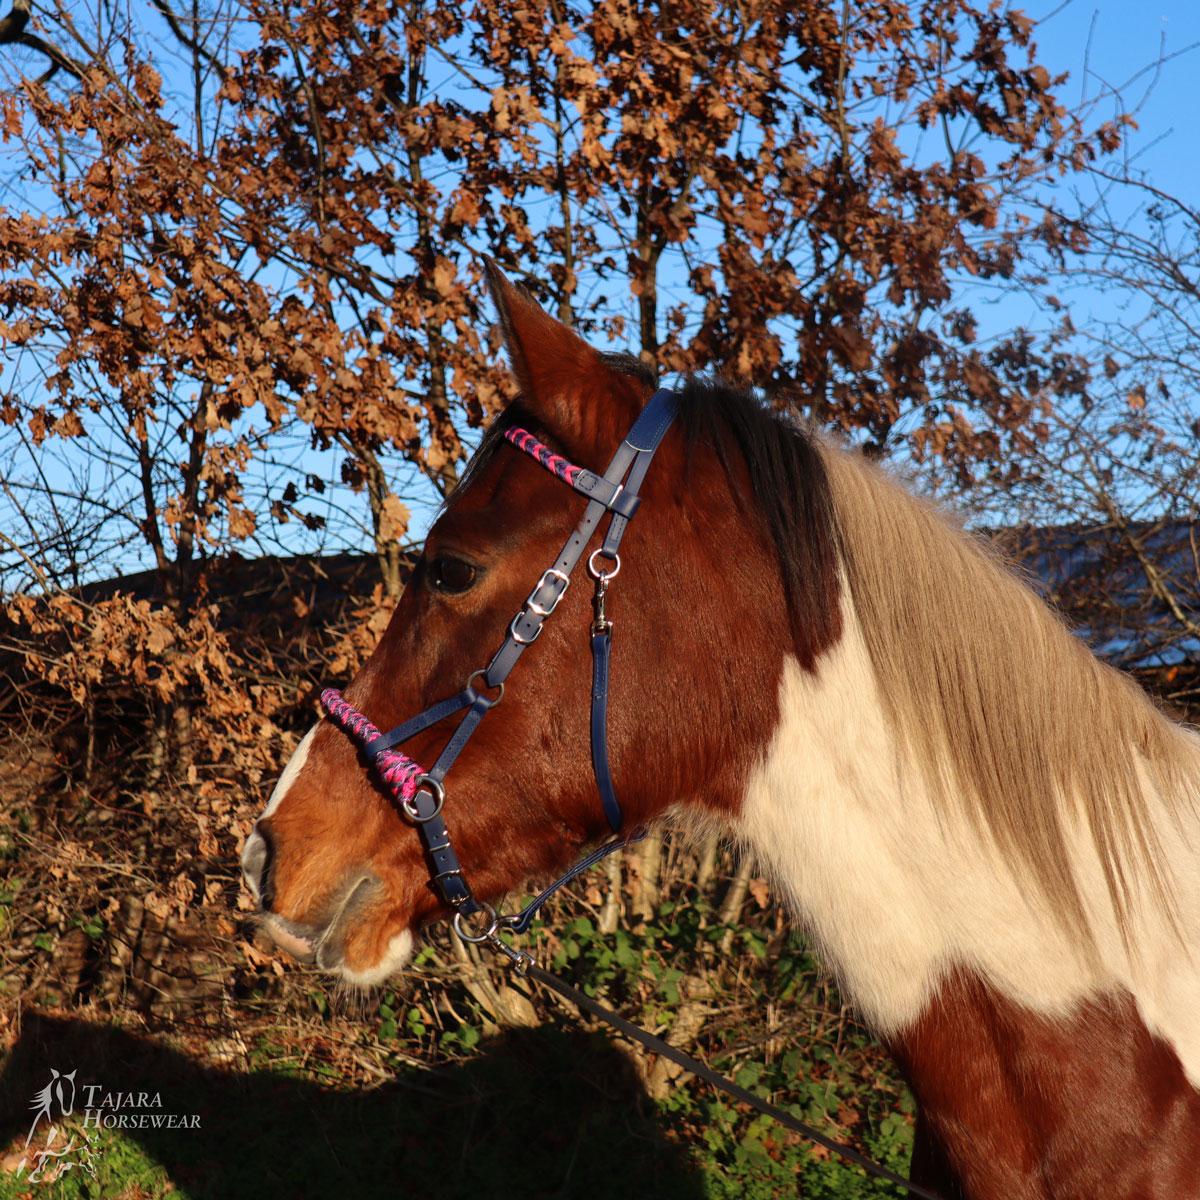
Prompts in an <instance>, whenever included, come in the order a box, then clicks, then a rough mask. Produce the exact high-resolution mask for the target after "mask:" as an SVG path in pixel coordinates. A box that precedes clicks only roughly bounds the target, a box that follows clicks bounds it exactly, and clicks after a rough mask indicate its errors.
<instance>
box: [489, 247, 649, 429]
mask: <svg viewBox="0 0 1200 1200" xmlns="http://www.w3.org/2000/svg"><path fill="white" fill-rule="evenodd" d="M484 267H485V270H486V273H487V283H488V288H489V290H490V291H491V294H492V301H493V302H494V303H495V305H496V311H497V313H499V316H500V327H501V329H502V330H503V332H504V342H505V345H506V346H507V348H508V357H509V361H510V362H511V364H512V369H513V374H514V375H515V376H516V378H517V383H518V385H519V386H520V388H521V399H522V402H523V403H524V405H525V406H526V407H527V408H529V409H530V410H531V411H532V412H533V413H534V414H536V415H537V416H538V417H539V418H540V419H541V420H542V421H543V422H544V423H545V425H546V426H547V428H548V429H549V430H550V431H551V432H553V433H554V434H556V435H557V436H558V437H559V439H560V440H562V441H563V442H564V443H565V444H567V445H570V446H572V447H579V448H585V449H586V448H587V447H591V446H595V445H597V444H603V443H607V442H608V441H610V440H611V439H610V438H609V437H608V436H607V435H608V432H609V431H610V429H612V428H615V427H619V429H620V433H619V434H618V437H621V436H624V433H625V430H626V429H627V428H628V427H629V425H630V423H631V422H632V421H633V419H634V418H635V417H636V416H637V413H638V412H639V411H640V410H641V407H642V405H643V404H644V403H645V402H646V399H647V397H648V396H649V394H650V391H651V388H650V385H649V383H647V382H646V380H644V379H643V378H641V377H639V376H638V375H636V374H633V373H630V372H628V371H623V370H620V369H618V367H616V366H614V365H613V364H612V363H610V362H608V361H606V358H605V356H604V355H603V354H601V353H600V351H598V350H596V349H594V348H593V347H591V346H589V345H588V344H587V342H585V341H584V340H583V339H582V338H581V337H580V336H579V335H578V334H577V333H576V332H575V331H574V330H573V329H572V328H571V327H570V326H569V325H564V324H563V323H562V322H561V321H558V320H555V318H554V317H552V316H551V315H550V314H549V313H547V312H545V311H543V309H542V307H541V305H539V304H538V303H537V301H536V300H534V299H533V297H532V296H530V295H529V293H528V292H526V291H525V290H524V289H523V288H519V287H517V286H516V285H515V284H514V283H512V282H511V281H510V280H509V279H508V278H507V277H506V276H505V275H504V274H503V272H501V270H500V268H499V267H497V266H496V264H495V263H494V262H493V261H492V260H491V259H490V258H485V259H484ZM606 448H607V446H606Z"/></svg>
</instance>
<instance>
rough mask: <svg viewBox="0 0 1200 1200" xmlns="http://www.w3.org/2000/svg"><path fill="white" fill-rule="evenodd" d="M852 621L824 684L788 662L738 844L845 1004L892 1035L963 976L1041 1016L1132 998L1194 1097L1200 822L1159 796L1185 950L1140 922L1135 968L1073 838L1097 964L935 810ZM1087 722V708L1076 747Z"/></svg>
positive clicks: (1094, 865) (1079, 836)
mask: <svg viewBox="0 0 1200 1200" xmlns="http://www.w3.org/2000/svg"><path fill="white" fill-rule="evenodd" d="M844 615H845V618H846V619H845V622H844V630H845V632H844V634H843V636H842V638H841V640H840V641H839V643H838V645H837V646H836V647H834V648H833V649H832V650H831V651H829V652H828V653H827V654H826V655H825V656H824V657H822V659H821V661H820V664H819V669H818V673H817V674H816V675H815V676H814V675H811V674H805V673H804V671H802V670H801V668H800V667H799V665H798V664H797V663H796V662H795V660H793V659H789V660H788V661H787V662H786V663H785V664H784V671H783V677H782V682H781V684H780V703H779V709H780V720H779V725H778V727H777V728H776V730H775V733H774V735H773V738H772V741H771V743H770V745H769V746H768V748H767V751H766V753H765V755H764V757H763V759H762V760H761V762H760V763H759V764H758V766H757V767H756V768H755V770H754V772H753V773H752V775H751V778H750V781H749V784H748V786H747V791H746V797H745V803H744V806H743V810H742V817H741V822H740V824H741V829H740V832H741V833H742V835H743V836H744V837H745V838H746V839H747V841H748V842H749V843H750V845H751V846H752V847H753V848H754V850H755V851H756V852H757V854H758V855H759V857H760V860H761V861H762V862H764V863H765V864H767V865H768V867H769V868H770V869H771V871H772V872H773V873H774V875H775V876H776V877H777V879H778V880H779V881H780V883H781V884H782V886H783V888H784V889H785V891H786V892H787V893H789V894H790V897H791V899H792V902H793V904H794V907H795V909H796V911H797V912H798V913H799V914H800V916H801V917H802V919H803V920H804V921H805V923H806V925H807V926H808V928H809V929H810V930H811V931H812V933H813V934H814V935H815V938H816V941H817V944H818V946H819V947H820V949H821V950H822V952H823V953H824V955H825V956H826V959H827V961H828V962H829V964H830V965H831V966H832V967H833V969H834V970H835V971H836V972H837V974H838V976H839V978H840V980H841V982H842V986H843V988H844V990H845V991H846V993H847V995H848V997H849V998H850V999H851V1000H852V1001H853V1002H854V1003H855V1004H856V1005H857V1006H858V1008H859V1009H860V1010H861V1011H862V1013H863V1014H864V1015H865V1017H866V1018H867V1020H868V1021H869V1022H870V1023H871V1024H872V1025H873V1026H874V1027H875V1029H876V1030H878V1031H879V1032H880V1033H882V1034H890V1033H894V1032H897V1031H899V1030H901V1029H903V1028H904V1027H905V1026H907V1025H909V1024H911V1023H912V1022H913V1021H914V1020H915V1019H916V1018H917V1017H918V1016H919V1014H920V1013H921V1011H922V1009H923V1008H924V1007H925V1006H926V1005H927V1004H928V1003H929V1001H930V999H931V998H932V996H933V994H934V992H935V990H936V989H937V987H938V985H939V983H940V982H941V981H942V979H943V978H944V976H945V975H946V973H947V972H948V971H949V970H951V969H952V968H954V967H961V968H964V969H966V970H969V971H974V972H976V973H978V974H979V975H980V976H981V977H982V978H983V979H984V980H985V981H986V982H988V983H990V984H991V985H992V986H993V987H995V988H997V989H998V990H999V991H1000V992H1002V993H1003V994H1005V995H1006V996H1008V997H1011V998H1012V999H1013V1000H1014V1001H1016V1002H1018V1003H1020V1004H1023V1005H1025V1006H1026V1007H1028V1008H1030V1009H1033V1010H1035V1011H1037V1012H1039V1013H1042V1014H1045V1015H1048V1016H1066V1015H1067V1014H1068V1013H1069V1012H1071V1010H1072V1009H1073V1008H1075V1006H1077V1005H1078V1004H1079V1003H1080V1002H1081V1001H1083V1000H1085V999H1086V998H1088V997H1091V996H1097V995H1100V994H1103V993H1105V992H1108V991H1111V990H1114V989H1117V988H1122V989H1126V990H1128V992H1129V993H1130V994H1132V996H1133V997H1134V998H1135V1000H1136V1001H1137V1004H1138V1008H1139V1010H1140V1013H1141V1016H1142V1019H1143V1021H1144V1022H1145V1023H1146V1025H1147V1027H1148V1028H1149V1029H1150V1030H1151V1031H1152V1032H1153V1033H1156V1034H1157V1035H1158V1036H1160V1037H1162V1038H1164V1039H1165V1040H1167V1041H1168V1042H1169V1043H1171V1045H1172V1046H1173V1047H1174V1049H1175V1051H1176V1053H1177V1054H1178V1055H1179V1058H1180V1060H1181V1062H1182V1063H1183V1066H1184V1070H1185V1071H1186V1072H1187V1074H1188V1077H1189V1078H1190V1079H1191V1081H1192V1082H1193V1083H1194V1084H1196V1085H1197V1086H1200V1017H1198V1015H1197V1014H1200V823H1198V822H1197V818H1196V815H1195V814H1194V813H1191V814H1190V815H1188V816H1187V817H1186V818H1185V820H1186V822H1189V823H1190V824H1191V826H1192V828H1191V830H1190V834H1191V837H1190V844H1188V839H1187V838H1186V837H1185V834H1184V832H1183V831H1181V830H1180V829H1179V827H1178V824H1177V822H1176V819H1174V818H1172V817H1169V816H1167V815H1166V813H1165V811H1164V809H1163V806H1162V804H1161V803H1160V801H1159V800H1158V798H1157V797H1152V798H1151V807H1152V812H1153V814H1154V821H1155V825H1156V826H1157V829H1158V833H1159V836H1160V838H1161V842H1162V847H1163V852H1164V856H1165V858H1166V860H1167V866H1168V868H1169V869H1170V870H1171V873H1172V875H1173V877H1174V880H1175V884H1176V888H1177V898H1178V905H1179V918H1180V925H1181V926H1182V930H1183V934H1184V944H1185V945H1186V946H1187V947H1188V948H1189V950H1190V953H1189V952H1188V950H1185V949H1184V948H1183V946H1182V945H1181V944H1180V941H1179V939H1178V937H1177V936H1176V935H1175V934H1174V933H1173V932H1172V930H1171V928H1170V926H1169V924H1168V923H1167V921H1166V919H1165V918H1164V917H1163V916H1162V915H1161V914H1160V913H1158V912H1157V911H1139V912H1138V913H1137V914H1136V915H1135V916H1134V918H1133V924H1132V926H1131V931H1132V941H1133V944H1134V946H1135V947H1136V949H1137V952H1138V961H1137V962H1131V961H1130V959H1129V956H1128V954H1127V953H1126V951H1125V950H1124V947H1123V944H1122V941H1121V938H1120V936H1119V933H1118V929H1117V925H1116V921H1115V919H1114V917H1113V914H1112V911H1111V908H1110V905H1109V901H1108V897H1107V891H1106V888H1105V885H1104V879H1103V873H1102V871H1101V867H1100V863H1099V861H1098V859H1097V856H1096V853H1095V850H1094V848H1093V845H1092V842H1091V839H1090V838H1089V837H1088V836H1087V834H1086V831H1084V830H1082V829H1080V830H1077V831H1076V835H1075V837H1074V839H1073V841H1074V846H1073V857H1074V864H1075V868H1076V870H1077V872H1078V877H1079V879H1080V882H1081V887H1082V891H1083V893H1084V898H1085V903H1086V904H1087V907H1088V909H1089V915H1090V917H1091V918H1092V920H1093V923H1094V927H1095V930H1096V940H1097V943H1098V949H1099V955H1098V959H1099V965H1098V966H1097V965H1096V963H1094V962H1089V960H1088V958H1087V956H1085V955H1084V954H1083V953H1082V952H1081V950H1080V948H1079V946H1078V944H1077V943H1076V941H1075V940H1074V939H1073V938H1071V937H1070V935H1069V934H1067V933H1065V932H1064V931H1063V930H1062V929H1061V928H1060V927H1059V925H1058V924H1056V923H1055V922H1054V921H1053V920H1052V919H1051V918H1050V916H1049V914H1047V913H1046V912H1039V911H1038V909H1037V905H1038V904H1039V903H1040V901H1039V899H1038V895H1039V893H1038V892H1037V890H1036V889H1035V888H1034V886H1033V885H1032V884H1031V883H1028V882H1025V881H1021V880H1019V879H1016V878H1014V876H1013V874H1012V873H1011V872H1010V871H1009V870H1008V869H1007V868H1006V866H1005V865H1004V864H1003V862H1002V861H1001V860H1000V859H999V858H998V857H997V856H996V854H995V853H994V852H993V851H992V850H991V848H990V847H989V845H988V844H987V843H986V841H985V839H984V838H983V837H981V836H980V835H979V834H978V833H976V832H975V830H974V829H972V828H970V827H969V825H968V823H967V821H966V820H965V819H964V818H962V817H959V816H957V815H955V814H954V813H950V812H947V811H946V809H945V806H944V805H941V806H937V807H935V805H934V803H933V802H932V800H931V796H930V790H929V788H928V787H927V785H926V783H925V781H924V779H923V778H922V777H921V775H920V774H919V772H918V771H917V769H916V768H915V767H914V766H913V765H912V762H911V760H910V756H909V755H908V754H907V753H906V752H905V749H904V747H903V746H902V745H900V744H899V743H898V742H897V740H896V739H895V738H894V736H893V733H892V730H891V728H890V727H889V724H888V721H887V720H886V718H885V715H884V711H883V708H882V705H881V702H880V698H879V694H878V690H877V687H876V681H875V675H874V671H873V669H872V666H871V662H870V658H869V655H868V652H867V649H866V646H865V644H864V642H863V638H862V634H861V631H860V629H859V626H858V623H857V620H856V618H855V616H854V614H853V611H852V610H851V609H850V606H849V605H848V604H847V606H846V612H845V614H844ZM1086 720H1087V716H1086V713H1082V712H1081V713H1080V730H1079V735H1080V737H1087V736H1088V729H1087V725H1086ZM1180 736H1186V737H1189V738H1191V739H1192V740H1193V741H1194V742H1195V745H1196V763H1197V772H1198V774H1200V739H1197V738H1195V737H1194V735H1191V734H1186V733H1184V732H1183V731H1182V730H1181V731H1180ZM1185 811H1186V810H1185ZM1168 878H1170V876H1168ZM1143 908H1146V909H1151V908H1153V906H1152V905H1148V906H1143Z"/></svg>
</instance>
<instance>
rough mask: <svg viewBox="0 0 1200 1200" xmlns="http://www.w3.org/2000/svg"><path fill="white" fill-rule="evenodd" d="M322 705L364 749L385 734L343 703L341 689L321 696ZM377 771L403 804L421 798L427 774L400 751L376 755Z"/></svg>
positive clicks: (387, 751) (340, 727) (337, 723)
mask: <svg viewBox="0 0 1200 1200" xmlns="http://www.w3.org/2000/svg"><path fill="white" fill-rule="evenodd" d="M321 705H322V707H323V708H324V709H325V711H326V712H327V713H328V714H329V719H330V720H331V721H332V722H333V723H334V724H335V725H336V726H338V728H339V729H342V730H343V731H344V732H346V733H348V734H349V735H350V736H351V737H352V738H353V739H354V740H355V741H356V742H358V744H359V745H360V746H366V745H367V744H368V743H369V742H373V741H374V740H375V739H376V738H377V737H380V736H381V734H380V732H379V730H378V729H376V728H375V726H374V725H372V724H371V722H370V721H368V720H367V718H366V717H364V716H363V715H362V713H360V712H359V711H358V709H357V708H355V707H354V705H352V704H348V703H347V702H346V701H345V700H343V699H342V693H341V692H339V691H338V690H337V688H326V689H325V690H324V691H323V692H322V693H321ZM375 769H376V770H377V771H378V772H379V777H380V779H382V780H383V782H384V783H386V784H387V785H388V787H390V788H391V789H392V791H393V792H394V793H395V794H396V797H397V798H398V799H399V800H400V801H401V802H402V803H411V802H412V798H413V797H414V796H415V795H416V794H417V779H418V778H419V777H420V776H422V775H424V774H425V768H424V767H423V766H421V764H420V763H417V762H414V761H413V760H412V759H411V758H409V757H408V755H407V754H401V753H400V751H399V750H381V751H380V752H379V753H378V754H377V755H375Z"/></svg>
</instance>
